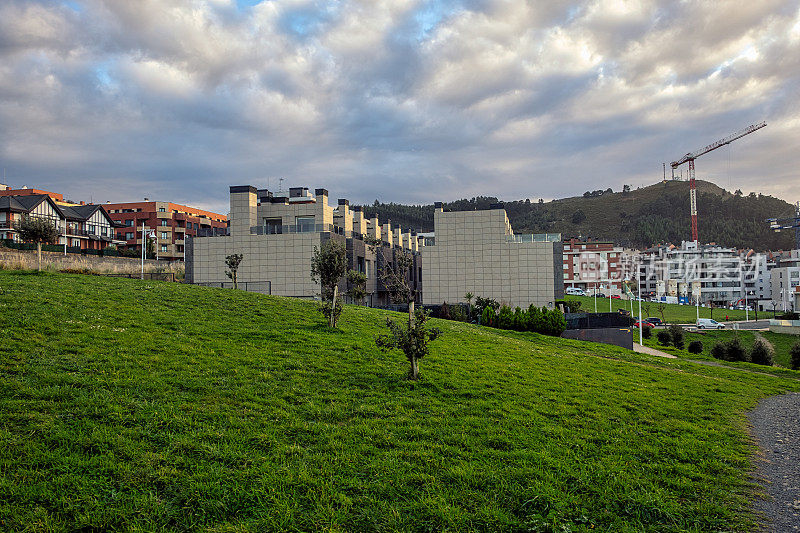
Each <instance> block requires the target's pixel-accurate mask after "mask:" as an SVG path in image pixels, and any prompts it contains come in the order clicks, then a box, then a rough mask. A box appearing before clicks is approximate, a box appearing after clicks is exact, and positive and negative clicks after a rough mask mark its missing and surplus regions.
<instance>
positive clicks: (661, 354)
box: [633, 342, 677, 359]
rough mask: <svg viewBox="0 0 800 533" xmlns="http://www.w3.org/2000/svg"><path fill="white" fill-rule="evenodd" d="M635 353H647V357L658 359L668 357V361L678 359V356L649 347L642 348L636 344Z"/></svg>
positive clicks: (634, 345) (634, 346)
mask: <svg viewBox="0 0 800 533" xmlns="http://www.w3.org/2000/svg"><path fill="white" fill-rule="evenodd" d="M633 351H634V352H636V353H646V354H647V355H655V356H656V357H666V358H667V359H677V357H676V356H674V355H672V354H669V353H667V352H662V351H661V350H656V349H655V348H650V347H649V346H642V345H641V344H638V343H636V342H634V343H633Z"/></svg>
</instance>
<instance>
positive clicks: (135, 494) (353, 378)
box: [0, 272, 800, 531]
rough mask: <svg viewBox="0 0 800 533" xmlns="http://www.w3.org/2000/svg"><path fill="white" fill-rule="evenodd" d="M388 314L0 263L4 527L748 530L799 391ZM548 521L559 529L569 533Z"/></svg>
mask: <svg viewBox="0 0 800 533" xmlns="http://www.w3.org/2000/svg"><path fill="white" fill-rule="evenodd" d="M385 316H387V313H385V312H381V311H377V310H370V309H363V308H355V307H349V306H348V307H347V308H346V309H345V311H344V313H343V315H342V319H341V327H340V329H338V330H334V331H332V330H329V329H328V328H327V327H325V326H324V324H323V320H322V317H321V315H320V314H319V313H318V312H317V311H316V309H315V306H314V305H313V304H311V303H308V302H302V301H298V300H291V299H284V298H274V297H265V296H260V295H255V294H247V293H243V292H234V291H230V290H221V289H209V288H202V287H192V286H182V285H177V284H168V283H159V282H140V281H137V280H124V279H106V278H98V277H92V276H85V277H81V276H72V275H57V274H44V275H35V274H30V273H11V272H0V332H1V333H2V338H3V342H2V344H1V345H0V494H2V497H1V498H0V530H8V531H76V530H79V531H95V530H97V531H99V530H147V531H151V530H164V531H166V530H170V531H173V530H201V531H270V530H282V531H283V530H294V531H309V530H332V531H345V530H347V531H364V530H381V531H407V530H451V531H453V530H493V531H509V530H531V531H550V530H561V531H566V530H568V528H571V529H572V530H573V531H641V530H647V531H709V530H726V531H735V530H738V531H748V530H751V529H752V528H753V522H752V520H753V517H752V515H751V514H750V512H749V511H748V506H747V503H748V499H749V498H750V497H752V494H753V491H754V488H753V486H752V485H751V484H750V478H749V476H748V473H749V472H750V471H751V469H752V463H751V457H752V454H753V452H754V450H753V447H752V444H751V443H750V441H749V439H748V437H747V434H746V431H745V427H746V421H745V417H744V414H743V413H744V411H746V410H748V409H750V408H752V407H753V406H754V405H755V404H756V402H757V401H758V399H760V398H762V397H765V396H767V395H772V394H778V393H781V392H784V391H786V390H800V383H798V382H797V381H795V380H789V379H784V378H775V377H768V376H760V375H754V374H747V373H743V372H741V371H739V370H736V369H731V368H717V367H708V366H702V365H697V364H695V363H691V362H688V361H684V360H680V359H678V360H666V359H663V358H656V357H649V356H642V355H639V354H633V353H632V352H629V351H626V350H622V349H619V348H616V347H610V346H604V345H596V344H590V343H581V342H578V341H567V340H562V339H553V338H545V337H541V336H539V335H536V334H522V333H514V332H505V331H499V330H492V329H489V328H481V327H477V326H473V325H468V324H462V323H455V322H443V321H432V322H434V324H435V325H437V326H438V327H440V328H442V330H443V337H442V339H440V340H437V341H435V342H433V343H432V346H431V348H432V351H431V355H430V356H429V357H428V358H426V359H425V360H423V361H422V364H421V373H422V376H423V378H424V379H423V380H422V381H421V382H417V383H413V382H409V381H408V380H407V379H406V371H407V363H406V361H405V359H404V358H403V356H402V355H400V354H398V353H389V354H384V353H381V352H379V351H378V350H377V349H376V348H375V346H374V340H373V339H374V336H375V335H377V334H378V333H380V332H382V331H383V326H382V322H383V320H384V317H385ZM559 528H562V529H559Z"/></svg>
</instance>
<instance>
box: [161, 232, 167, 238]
mask: <svg viewBox="0 0 800 533" xmlns="http://www.w3.org/2000/svg"><path fill="white" fill-rule="evenodd" d="M161 238H162V239H169V232H168V231H162V232H161Z"/></svg>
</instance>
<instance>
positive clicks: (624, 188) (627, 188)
mask: <svg viewBox="0 0 800 533" xmlns="http://www.w3.org/2000/svg"><path fill="white" fill-rule="evenodd" d="M630 192H631V186H630V185H623V186H622V194H625V195H627V194H628V193H630Z"/></svg>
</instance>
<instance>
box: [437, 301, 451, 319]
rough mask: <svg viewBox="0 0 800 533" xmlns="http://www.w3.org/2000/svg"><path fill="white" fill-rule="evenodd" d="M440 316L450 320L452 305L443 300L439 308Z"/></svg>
mask: <svg viewBox="0 0 800 533" xmlns="http://www.w3.org/2000/svg"><path fill="white" fill-rule="evenodd" d="M439 318H443V319H444V320H450V307H448V306H447V302H442V306H441V307H440V308H439Z"/></svg>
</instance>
